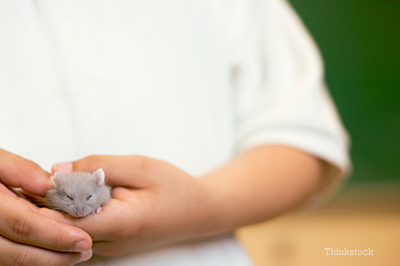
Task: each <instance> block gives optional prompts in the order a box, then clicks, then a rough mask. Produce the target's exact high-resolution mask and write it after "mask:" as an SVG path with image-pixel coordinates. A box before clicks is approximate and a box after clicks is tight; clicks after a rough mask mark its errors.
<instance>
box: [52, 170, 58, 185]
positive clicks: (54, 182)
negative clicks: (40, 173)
mask: <svg viewBox="0 0 400 266" xmlns="http://www.w3.org/2000/svg"><path fill="white" fill-rule="evenodd" d="M50 179H51V182H52V183H53V185H54V186H56V185H58V184H59V183H60V174H59V173H57V172H55V173H54V175H52V176H51V178H50Z"/></svg>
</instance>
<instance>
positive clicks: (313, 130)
mask: <svg viewBox="0 0 400 266" xmlns="http://www.w3.org/2000/svg"><path fill="white" fill-rule="evenodd" d="M0 125H1V130H0V147H2V148H4V149H6V150H9V151H11V152H14V153H16V154H19V155H22V156H24V157H27V158H29V159H31V160H33V161H35V162H37V163H39V164H40V165H41V166H43V167H44V168H45V169H47V170H49V169H50V167H51V165H52V164H54V163H56V162H61V161H70V160H76V159H79V158H81V157H84V156H87V155H90V154H143V155H147V156H150V157H155V158H159V159H162V160H165V161H167V162H170V163H172V164H174V165H176V166H178V167H179V168H181V169H183V170H184V171H186V172H188V173H190V174H192V175H194V176H196V177H198V176H201V175H202V174H204V173H205V172H208V171H210V170H212V169H214V168H216V167H218V166H220V165H222V164H224V163H226V162H228V161H229V160H230V159H231V158H232V157H233V156H234V155H235V154H236V153H238V152H243V151H245V150H248V149H250V148H252V147H254V146H257V145H261V144H283V145H289V146H292V147H296V148H299V149H302V150H305V151H307V152H310V153H312V154H314V155H316V156H318V157H320V158H322V159H324V160H325V161H327V162H329V163H330V164H331V165H334V166H336V167H337V168H339V169H341V173H339V174H337V173H336V175H335V176H334V177H333V178H334V179H335V182H332V184H334V183H337V181H338V180H339V179H340V178H341V176H343V175H342V174H343V172H345V171H346V169H347V167H348V164H349V163H348V157H347V137H346V133H345V131H344V130H343V128H342V125H341V123H340V121H339V119H338V117H337V114H336V111H335V108H334V106H333V105H332V102H331V100H330V96H329V95H328V93H327V91H326V90H325V88H324V83H323V67H322V63H321V59H320V57H319V54H318V52H317V49H316V47H315V46H314V44H313V42H312V41H311V39H310V38H309V36H308V33H307V32H306V31H305V29H304V28H303V26H302V25H301V23H300V21H299V20H298V19H297V17H296V15H295V14H293V12H292V10H291V9H290V7H289V6H288V5H287V3H286V2H283V1H281V0H265V1H251V0H248V1H245V0H229V1H228V0H219V1H217V0H208V1H206V0H204V1H161V0H160V1H156V0H148V1H130V0H112V1H111V0H109V1H106V0H103V1H100V0H81V1H67V0H35V1H33V0H0ZM113 260H114V261H112V260H111V261H109V260H107V261H104V262H101V261H94V262H93V263H95V264H96V265H106V264H107V263H108V264H107V265H117V260H118V261H119V262H118V263H120V264H119V265H140V266H142V265H143V266H145V265H159V264H162V265H250V261H249V260H248V258H247V256H246V254H245V252H244V251H243V249H242V248H241V247H240V246H239V244H238V243H237V242H236V241H235V240H234V238H233V237H224V238H220V239H214V240H212V241H211V240H210V241H205V242H204V241H203V242H198V243H193V244H191V245H175V246H172V247H167V248H163V249H160V250H157V251H153V252H150V253H146V254H141V255H140V254H139V255H134V256H130V257H123V258H120V259H113Z"/></svg>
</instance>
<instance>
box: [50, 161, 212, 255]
mask: <svg viewBox="0 0 400 266" xmlns="http://www.w3.org/2000/svg"><path fill="white" fill-rule="evenodd" d="M100 167H101V168H103V170H104V172H105V175H106V183H107V184H108V185H111V186H113V187H114V189H113V191H112V196H113V198H112V199H111V200H110V201H109V202H108V203H107V204H106V205H105V206H104V207H103V211H102V212H101V213H99V214H93V215H89V216H87V217H85V218H82V219H73V218H69V217H67V216H65V215H62V214H61V213H57V212H55V211H52V210H46V211H47V215H49V216H51V217H53V218H54V219H57V220H59V221H61V222H65V223H69V224H71V225H74V226H77V227H80V228H82V229H83V230H85V231H86V232H88V233H89V234H90V236H91V237H92V239H93V241H94V243H93V251H94V252H95V253H97V254H100V255H118V254H122V253H127V252H133V251H137V250H141V249H145V248H149V247H154V246H158V245H163V244H167V243H172V242H176V241H179V240H185V239H189V238H193V237H197V236H200V235H203V234H205V233H206V232H209V231H210V228H207V227H208V226H209V225H210V221H212V220H213V219H212V217H214V215H213V213H212V212H211V210H212V208H211V207H210V204H209V202H210V201H209V200H208V194H207V191H206V190H205V188H204V187H203V185H202V184H201V182H199V180H198V179H195V178H193V177H192V176H190V175H189V174H187V173H185V172H183V171H181V170H179V169H178V168H176V167H174V166H172V165H170V164H168V163H166V162H163V161H159V160H156V159H151V158H148V157H143V156H89V157H86V158H84V159H82V160H79V161H76V162H73V163H63V164H58V165H55V166H54V167H53V172H55V171H57V172H61V173H67V172H70V171H85V172H93V171H94V170H96V169H98V168H100Z"/></svg>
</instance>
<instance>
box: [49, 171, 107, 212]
mask: <svg viewBox="0 0 400 266" xmlns="http://www.w3.org/2000/svg"><path fill="white" fill-rule="evenodd" d="M53 182H54V186H53V187H52V188H51V189H50V190H49V191H48V193H47V196H46V204H47V207H49V208H51V209H54V210H57V211H61V212H65V213H67V214H69V215H71V216H74V217H84V216H87V215H89V214H91V213H94V212H95V211H96V210H97V209H98V208H99V207H101V206H103V205H104V204H106V203H107V201H108V200H109V199H110V198H111V187H109V186H106V185H105V184H101V185H98V184H96V181H95V178H94V174H90V173H84V172H73V173H70V174H55V175H54V179H53ZM69 197H70V198H69ZM71 198H72V199H71Z"/></svg>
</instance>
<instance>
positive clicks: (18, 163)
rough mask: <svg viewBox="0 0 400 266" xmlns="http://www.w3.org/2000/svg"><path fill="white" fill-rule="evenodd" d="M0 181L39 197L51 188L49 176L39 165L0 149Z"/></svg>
mask: <svg viewBox="0 0 400 266" xmlns="http://www.w3.org/2000/svg"><path fill="white" fill-rule="evenodd" d="M0 181H1V182H2V183H4V184H6V185H7V186H10V187H21V188H23V189H24V190H26V191H29V192H32V193H35V194H39V195H46V192H47V190H48V189H49V188H50V187H51V186H52V183H51V181H50V174H49V173H47V172H46V171H45V170H43V169H42V168H41V167H40V166H39V165H37V164H36V163H34V162H32V161H29V160H27V159H25V158H22V157H20V156H18V155H15V154H13V153H10V152H7V151H5V150H3V149H0Z"/></svg>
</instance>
